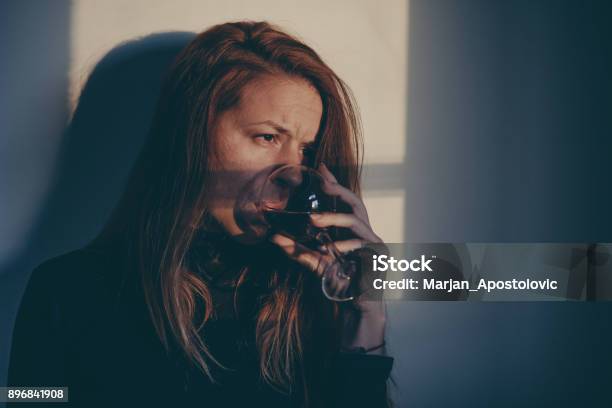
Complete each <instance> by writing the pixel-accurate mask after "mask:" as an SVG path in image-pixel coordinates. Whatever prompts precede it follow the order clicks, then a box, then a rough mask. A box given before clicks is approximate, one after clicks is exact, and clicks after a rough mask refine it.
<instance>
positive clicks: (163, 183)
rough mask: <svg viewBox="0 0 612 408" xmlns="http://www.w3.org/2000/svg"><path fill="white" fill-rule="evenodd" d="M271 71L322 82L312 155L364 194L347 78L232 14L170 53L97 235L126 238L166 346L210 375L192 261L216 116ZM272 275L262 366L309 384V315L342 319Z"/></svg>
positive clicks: (287, 381) (299, 286)
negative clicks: (120, 191)
mask: <svg viewBox="0 0 612 408" xmlns="http://www.w3.org/2000/svg"><path fill="white" fill-rule="evenodd" d="M269 74H272V75H275V74H283V75H290V76H296V77H300V78H303V79H305V80H306V81H308V82H309V83H310V84H311V85H312V86H314V87H315V88H316V89H317V90H318V92H319V94H320V96H321V99H322V102H323V116H322V119H321V124H320V128H319V133H318V135H317V139H316V145H317V151H316V156H315V158H314V163H313V164H316V163H319V162H324V163H326V164H327V165H328V167H329V168H330V169H331V171H332V172H333V173H334V174H335V175H336V177H337V179H338V182H339V183H340V184H342V185H344V186H346V187H348V188H349V189H351V190H352V191H354V192H356V193H358V194H359V191H360V188H359V178H360V175H359V171H360V168H361V148H360V146H361V131H360V124H359V120H358V115H357V112H356V106H355V104H354V101H353V97H352V95H351V92H350V90H349V88H348V87H347V86H346V84H345V83H344V82H343V81H342V80H341V79H340V78H339V77H338V76H337V75H336V74H335V73H334V72H333V71H332V70H331V69H330V68H329V67H328V66H327V65H326V64H325V63H324V62H323V61H322V59H321V58H320V57H319V56H318V55H317V53H316V52H315V51H314V50H313V49H311V48H310V47H308V46H307V45H305V44H304V43H302V42H300V41H299V40H297V39H296V38H294V37H292V36H290V35H288V34H286V33H284V32H283V31H281V30H279V29H278V28H275V27H274V26H272V25H270V24H268V23H266V22H235V23H226V24H221V25H217V26H214V27H212V28H210V29H208V30H206V31H204V32H203V33H201V34H199V35H198V36H197V37H196V38H195V39H194V40H193V41H192V42H191V43H189V44H188V45H187V47H186V48H185V49H184V50H183V51H182V52H181V53H180V54H179V56H178V57H177V59H176V61H175V62H174V64H173V66H172V68H171V70H170V71H169V74H168V76H167V78H166V80H165V82H164V85H163V87H162V93H161V97H160V99H159V101H158V105H157V109H156V114H155V117H154V120H153V123H152V127H151V131H150V135H149V138H148V140H147V142H146V143H145V146H144V148H143V150H142V152H141V154H140V157H139V159H138V161H137V162H136V165H135V167H134V168H133V170H132V174H131V176H130V181H129V183H128V186H127V189H126V193H125V194H124V196H123V197H122V199H121V201H120V203H119V205H118V207H117V208H116V209H115V211H114V213H113V216H112V217H111V220H110V222H109V223H108V224H107V227H106V228H105V230H104V231H103V233H102V234H101V235H100V237H99V238H98V240H103V239H108V238H109V237H112V236H115V237H116V236H117V234H119V235H120V236H123V237H129V242H130V243H131V246H132V247H133V253H134V256H135V257H136V259H137V265H138V269H139V272H140V276H141V279H142V285H143V288H144V292H145V295H146V302H147V305H148V308H149V312H150V315H151V318H152V320H153V323H154V325H155V329H156V331H157V334H158V336H159V338H160V340H161V341H162V343H163V344H164V346H165V347H169V345H170V343H171V342H175V344H178V345H179V347H180V349H182V351H184V353H185V355H186V356H187V357H188V358H189V359H190V360H191V361H192V362H194V363H195V364H196V365H197V366H199V367H200V368H201V369H202V371H203V372H204V373H206V374H207V375H208V376H209V377H210V378H211V380H212V381H214V378H213V376H212V373H211V370H210V363H211V362H213V363H215V362H216V360H215V358H214V356H213V355H212V354H211V353H210V351H209V350H208V348H207V346H206V343H205V339H204V338H203V337H204V336H201V335H200V333H199V332H200V328H201V327H202V325H203V324H204V323H205V322H206V321H207V320H208V319H209V318H210V317H211V315H212V313H213V312H214V311H213V308H212V300H211V296H210V291H209V288H208V286H207V284H206V282H205V281H204V280H203V279H202V278H201V277H200V276H198V274H196V273H194V272H193V271H192V270H189V268H187V267H186V262H185V259H186V254H187V253H188V251H189V248H190V246H191V245H192V243H193V242H194V237H195V236H196V232H197V231H198V228H201V227H202V225H203V224H204V221H205V219H206V217H207V214H208V213H207V196H206V194H207V191H208V186H210V179H211V177H212V171H211V167H210V160H209V155H210V154H211V153H212V151H211V150H212V146H213V144H212V141H211V137H210V135H211V134H212V129H213V127H214V125H215V121H216V119H217V117H218V116H219V114H220V113H221V112H223V111H226V110H228V109H231V108H232V107H234V106H236V104H237V103H238V102H239V98H240V93H241V90H242V89H243V88H244V87H245V85H246V84H248V83H249V82H250V81H252V80H254V79H256V78H258V77H260V76H262V75H269ZM271 274H272V275H271V276H270V279H271V281H274V282H275V283H276V286H274V288H273V291H272V293H271V294H270V296H269V297H268V298H267V301H266V302H265V304H264V305H263V306H262V307H261V310H260V311H259V314H258V317H257V324H256V343H257V347H258V351H259V355H260V371H261V376H262V378H263V379H264V380H265V381H267V382H268V383H269V384H271V385H272V386H275V387H277V388H280V389H283V390H291V389H293V388H294V387H295V383H296V382H301V383H302V385H303V387H304V389H306V388H308V387H309V384H308V382H309V381H308V379H307V378H306V377H307V375H305V374H303V371H304V369H303V367H301V366H300V364H301V362H303V360H304V359H306V358H307V357H306V356H305V355H304V353H305V351H304V350H305V347H304V343H305V339H306V337H307V336H308V335H309V331H311V330H314V328H313V324H312V322H316V321H326V320H325V319H323V318H321V316H317V318H316V319H315V318H314V317H313V316H312V314H314V313H321V312H322V311H323V312H324V313H326V314H327V315H328V316H329V319H328V320H329V321H332V322H335V323H337V324H340V322H338V321H337V319H336V316H337V315H338V314H337V306H336V305H335V304H333V303H332V302H328V301H326V300H325V299H323V298H322V299H321V302H320V304H316V305H315V304H313V300H312V299H315V297H313V296H311V294H310V293H309V294H308V296H306V295H305V293H306V290H307V289H306V288H305V287H304V286H305V284H304V283H303V282H302V283H300V282H292V284H291V285H289V284H288V283H287V281H286V279H284V278H282V276H281V275H279V274H278V273H277V272H274V271H273V272H271ZM283 276H284V275H283ZM316 299H319V298H316ZM198 301H200V302H201V303H198ZM323 302H326V303H323ZM196 307H203V308H204V310H196ZM314 309H318V310H314ZM196 316H198V317H201V321H199V322H197V321H195V320H196ZM308 322H310V323H308ZM317 336H318V334H317ZM333 341H334V340H333V339H331V338H330V342H333ZM334 344H335V343H334ZM322 355H325V354H324V353H323V354H322ZM300 370H301V371H302V374H300ZM298 377H299V380H298ZM310 388H311V389H312V387H310ZM304 392H305V395H306V396H307V395H308V392H307V391H306V390H304Z"/></svg>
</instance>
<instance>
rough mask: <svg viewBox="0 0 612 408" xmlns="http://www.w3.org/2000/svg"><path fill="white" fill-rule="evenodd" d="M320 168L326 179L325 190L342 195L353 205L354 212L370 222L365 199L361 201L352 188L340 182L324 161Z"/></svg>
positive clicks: (331, 193) (342, 198)
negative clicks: (364, 202)
mask: <svg viewBox="0 0 612 408" xmlns="http://www.w3.org/2000/svg"><path fill="white" fill-rule="evenodd" d="M319 170H320V172H321V174H322V175H323V178H324V179H325V181H326V183H325V184H324V185H323V189H324V190H325V192H326V193H327V194H329V195H332V196H337V197H340V199H341V200H342V201H344V202H345V203H347V204H348V205H350V206H351V209H352V210H353V214H355V215H356V216H357V217H359V218H360V219H362V220H363V221H364V222H365V223H368V224H369V222H370V221H369V218H368V211H367V209H366V207H365V205H364V204H363V201H361V199H360V198H359V197H357V195H356V194H355V193H353V192H352V191H351V190H349V189H348V188H346V187H344V186H343V185H341V184H339V183H338V181H337V180H336V177H334V175H333V174H332V172H331V171H329V169H328V168H327V166H326V165H325V164H324V163H321V165H320V166H319Z"/></svg>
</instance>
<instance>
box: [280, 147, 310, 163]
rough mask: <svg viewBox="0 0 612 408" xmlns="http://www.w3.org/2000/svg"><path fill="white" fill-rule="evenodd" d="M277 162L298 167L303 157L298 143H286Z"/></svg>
mask: <svg viewBox="0 0 612 408" xmlns="http://www.w3.org/2000/svg"><path fill="white" fill-rule="evenodd" d="M279 160H280V162H281V163H284V164H293V165H300V164H303V161H304V157H303V154H302V152H301V150H300V146H299V144H298V143H288V144H287V146H286V147H285V148H284V149H281V152H280V157H279Z"/></svg>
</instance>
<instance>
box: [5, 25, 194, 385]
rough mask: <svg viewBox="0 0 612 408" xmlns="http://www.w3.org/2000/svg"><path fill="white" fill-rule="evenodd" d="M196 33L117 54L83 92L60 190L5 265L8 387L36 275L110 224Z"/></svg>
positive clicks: (67, 137)
mask: <svg viewBox="0 0 612 408" xmlns="http://www.w3.org/2000/svg"><path fill="white" fill-rule="evenodd" d="M193 37H194V34H193V33H186V32H172V33H160V34H153V35H150V36H147V37H144V38H142V39H138V40H135V41H131V42H127V43H125V44H122V45H120V46H118V47H116V48H115V49H113V50H112V51H110V52H109V53H108V54H107V55H106V56H105V57H104V58H102V60H101V61H100V62H99V63H98V64H97V66H96V67H95V69H94V70H93V72H92V73H91V75H90V77H89V79H88V80H87V83H86V84H85V87H84V88H83V91H82V93H81V96H80V99H79V102H78V106H77V108H76V110H75V112H74V115H73V117H72V121H71V122H70V123H69V125H68V126H67V128H66V130H65V132H64V135H63V140H62V142H61V146H60V155H59V158H58V161H57V163H58V165H57V167H56V170H55V176H54V177H53V182H52V183H53V185H52V186H51V187H50V188H49V190H48V191H49V194H48V195H47V197H46V199H45V200H44V203H43V205H42V206H41V208H42V210H41V212H40V214H39V215H38V217H37V218H36V221H35V222H34V225H33V226H32V227H31V229H30V231H29V234H28V236H27V238H26V241H25V242H26V243H25V245H24V246H23V249H22V250H21V251H19V252H18V253H17V254H16V255H15V256H13V257H11V259H9V260H8V261H5V262H4V263H2V264H0V324H2V327H1V328H0V346H1V347H0V386H4V385H5V384H6V370H7V369H8V357H9V355H10V342H11V337H12V330H13V326H14V320H15V315H16V313H17V309H18V306H19V302H20V299H21V296H22V294H23V291H24V289H25V286H26V283H27V281H28V278H29V276H30V273H31V271H32V269H33V268H34V267H35V266H36V265H38V264H40V263H41V262H42V261H43V260H45V259H48V258H50V257H53V256H56V255H59V254H62V253H65V252H68V251H71V250H74V249H77V248H80V247H82V246H84V245H86V244H87V243H88V242H89V240H91V239H92V238H93V237H95V235H96V234H97V233H98V232H99V229H100V228H102V226H103V225H104V224H105V222H106V221H107V219H108V217H109V216H110V213H111V211H112V209H113V207H114V206H115V204H116V203H117V201H118V199H119V197H120V195H121V193H122V190H123V188H124V186H125V184H126V182H127V177H128V173H129V171H130V169H131V166H132V164H133V162H134V161H135V159H136V156H137V155H138V152H139V150H140V147H141V146H142V144H143V142H144V139H145V136H146V134H147V132H148V129H149V124H150V121H151V119H152V116H153V111H154V108H155V103H156V100H157V97H158V94H159V90H160V85H161V80H162V78H163V75H164V73H165V72H166V70H167V68H168V67H169V65H170V64H171V62H172V61H173V60H174V58H175V57H176V55H177V54H178V52H179V51H180V50H181V49H182V48H183V47H184V46H185V45H186V44H187V43H188V42H189V41H190V40H191V39H192V38H193Z"/></svg>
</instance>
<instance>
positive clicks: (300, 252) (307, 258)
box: [270, 234, 328, 277]
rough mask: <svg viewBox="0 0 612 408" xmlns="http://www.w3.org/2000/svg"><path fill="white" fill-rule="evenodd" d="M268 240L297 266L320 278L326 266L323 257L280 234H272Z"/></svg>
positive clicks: (326, 262) (325, 260)
mask: <svg viewBox="0 0 612 408" xmlns="http://www.w3.org/2000/svg"><path fill="white" fill-rule="evenodd" d="M270 240H271V241H272V242H273V243H275V244H276V245H278V246H279V247H281V249H282V250H283V251H284V252H285V253H286V254H287V256H289V257H290V258H291V259H294V260H295V261H297V262H298V263H299V264H301V265H303V266H305V267H306V268H308V269H309V270H311V271H313V272H314V273H315V274H316V275H317V276H319V277H320V276H321V275H322V274H323V271H325V267H326V266H327V264H328V261H327V259H326V258H325V257H324V255H322V254H319V253H317V252H315V251H312V250H310V249H308V248H306V247H305V246H304V245H302V244H300V243H298V242H296V241H294V240H293V239H291V238H289V237H286V236H284V235H281V234H274V235H273V236H272V237H271V238H270Z"/></svg>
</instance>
